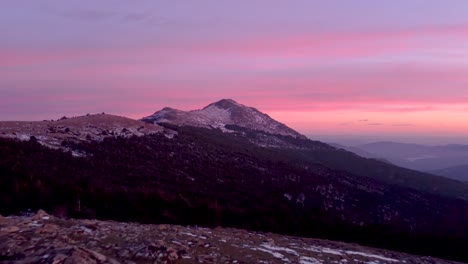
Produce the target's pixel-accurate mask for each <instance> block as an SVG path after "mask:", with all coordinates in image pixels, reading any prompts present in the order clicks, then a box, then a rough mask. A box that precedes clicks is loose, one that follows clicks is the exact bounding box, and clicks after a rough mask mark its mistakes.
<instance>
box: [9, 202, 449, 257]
mask: <svg viewBox="0 0 468 264" xmlns="http://www.w3.org/2000/svg"><path fill="white" fill-rule="evenodd" d="M0 263H54V264H59V263H301V264H318V263H368V264H376V263H454V262H450V261H445V260H440V259H435V258H431V257H421V256H413V255H408V254H404V253H398V252H392V251H388V250H382V249H375V248H369V247H363V246H359V245H356V244H347V243H341V242H332V241H327V240H319V239H308V238H298V237H288V236H281V235H276V234H266V233H257V232H248V231H244V230H238V229H230V228H215V229H207V228H197V227H182V226H174V225H141V224H134V223H118V222H112V221H97V220H73V219H61V218H56V217H54V216H51V215H48V214H47V213H45V212H44V211H39V212H38V213H36V214H34V215H30V216H10V217H2V216H0Z"/></svg>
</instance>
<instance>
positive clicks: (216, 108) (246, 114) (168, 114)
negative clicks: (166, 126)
mask: <svg viewBox="0 0 468 264" xmlns="http://www.w3.org/2000/svg"><path fill="white" fill-rule="evenodd" d="M142 120H143V121H145V122H148V123H154V124H161V123H170V124H175V125H187V126H197V127H207V128H218V129H221V130H223V131H225V126H226V125H237V126H240V127H245V128H249V129H253V130H260V131H265V132H268V133H271V134H280V135H288V136H293V137H301V138H304V136H303V135H301V134H300V133H298V132H296V131H294V130H293V129H291V128H289V127H287V126H286V125H284V124H282V123H280V122H278V121H276V120H274V119H272V118H271V117H270V116H268V115H267V114H264V113H262V112H260V111H258V110H257V109H255V108H253V107H248V106H245V105H242V104H239V103H237V102H236V101H234V100H232V99H222V100H220V101H217V102H214V103H211V104H209V105H207V106H206V107H204V108H203V109H200V110H192V111H181V110H177V109H173V108H169V107H165V108H163V109H162V110H160V111H158V112H156V113H154V114H153V115H151V116H148V117H144V118H143V119H142Z"/></svg>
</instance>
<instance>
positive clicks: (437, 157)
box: [336, 142, 468, 182]
mask: <svg viewBox="0 0 468 264" xmlns="http://www.w3.org/2000/svg"><path fill="white" fill-rule="evenodd" d="M336 146H337V147H341V148H344V149H346V150H348V151H351V152H354V153H356V154H358V155H360V156H363V157H367V158H375V159H381V160H386V161H388V162H390V163H392V164H395V165H398V166H401V167H404V168H409V169H413V170H418V171H423V172H429V173H432V174H436V175H440V176H444V177H448V178H451V179H455V180H459V181H463V182H468V145H456V144H451V145H440V146H428V145H421V144H407V143H397V142H375V143H369V144H363V145H357V146H353V147H349V146H344V145H336Z"/></svg>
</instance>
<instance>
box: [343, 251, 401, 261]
mask: <svg viewBox="0 0 468 264" xmlns="http://www.w3.org/2000/svg"><path fill="white" fill-rule="evenodd" d="M345 253H346V254H348V255H359V256H363V257H368V258H374V259H380V260H384V261H390V262H398V260H397V259H393V258H387V257H383V256H380V255H375V254H368V253H364V252H359V251H351V250H347V251H345Z"/></svg>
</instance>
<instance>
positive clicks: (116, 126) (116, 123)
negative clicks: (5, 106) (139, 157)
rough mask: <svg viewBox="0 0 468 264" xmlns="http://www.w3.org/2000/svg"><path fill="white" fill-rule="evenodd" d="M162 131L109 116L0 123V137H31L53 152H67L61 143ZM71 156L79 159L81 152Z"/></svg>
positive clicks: (146, 124) (128, 119)
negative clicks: (53, 150) (59, 150)
mask: <svg viewBox="0 0 468 264" xmlns="http://www.w3.org/2000/svg"><path fill="white" fill-rule="evenodd" d="M163 131H164V129H163V128H162V127H160V126H157V125H153V124H148V123H144V122H141V121H138V120H133V119H130V118H126V117H120V116H115V115H108V114H94V115H86V116H78V117H72V118H66V117H62V118H61V119H59V120H56V121H54V120H44V121H39V122H38V121H30V122H28V121H3V122H0V137H5V138H16V139H20V140H29V139H30V138H31V137H32V136H33V137H35V138H36V140H37V141H38V142H39V143H41V144H42V145H44V146H46V147H49V148H54V149H66V147H65V146H64V145H63V144H62V142H63V141H73V142H80V141H87V140H94V141H102V140H103V139H104V138H107V137H131V136H143V135H149V134H155V133H162V132H163ZM168 135H169V136H171V135H170V133H168ZM73 154H74V155H76V156H80V153H76V152H74V153H73Z"/></svg>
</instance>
